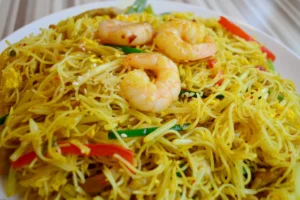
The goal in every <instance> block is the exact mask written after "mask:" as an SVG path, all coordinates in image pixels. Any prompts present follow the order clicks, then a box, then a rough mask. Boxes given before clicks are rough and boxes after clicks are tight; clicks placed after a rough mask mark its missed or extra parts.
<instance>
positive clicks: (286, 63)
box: [0, 1, 300, 200]
mask: <svg viewBox="0 0 300 200" xmlns="http://www.w3.org/2000/svg"><path fill="white" fill-rule="evenodd" d="M149 2H150V3H151V5H152V7H153V9H154V11H155V12H156V13H163V12H170V11H181V12H194V13H196V14H197V15H198V16H201V17H219V16H221V14H220V13H217V12H213V11H211V10H208V9H204V8H201V7H198V6H192V5H187V4H182V3H175V2H167V1H166V2H165V1H159V2H158V1H149ZM116 5H117V1H110V2H99V3H92V4H86V5H80V6H76V7H73V8H69V9H66V10H63V11H60V12H57V13H54V14H51V15H49V16H46V17H44V18H41V19H39V20H37V21H35V22H32V23H31V24H28V25H26V26H24V27H22V28H21V29H19V30H17V31H16V32H14V33H12V34H11V35H9V36H8V37H6V38H5V39H4V40H2V41H1V42H0V52H2V51H3V50H4V49H5V48H7V45H6V43H5V42H4V41H5V40H8V41H9V42H11V43H15V42H18V41H19V40H21V39H22V38H23V37H25V36H28V35H29V34H30V33H34V34H37V33H39V32H40V28H47V27H48V26H49V25H50V24H56V23H58V22H59V21H61V20H63V19H66V18H67V17H71V16H74V15H77V14H79V13H81V12H84V11H86V10H90V9H95V8H101V7H111V6H116ZM228 18H229V19H230V17H228ZM231 20H232V21H234V22H235V23H237V24H239V26H241V27H243V29H244V30H245V31H246V32H247V33H249V34H250V35H253V36H256V38H257V40H258V41H259V42H261V43H263V44H265V45H266V46H267V47H268V48H269V49H271V50H272V52H274V53H275V55H276V61H275V68H276V71H278V72H279V73H280V74H281V75H282V76H283V77H285V78H289V79H291V80H293V81H294V83H295V85H296V87H297V91H298V93H300V80H299V79H298V76H299V74H300V67H299V66H300V58H299V57H298V56H297V55H296V54H295V53H293V52H292V51H291V50H289V49H288V48H287V47H286V46H284V45H283V44H281V43H280V42H278V41H277V40H275V39H273V38H272V37H270V36H268V35H267V34H265V33H263V32H261V31H259V30H257V29H255V28H254V27H252V26H249V25H247V24H244V23H241V22H238V21H236V20H234V19H231ZM2 182H3V180H2V181H1V180H0V200H2V199H6V197H5V194H4V192H3V189H2V188H3V184H2ZM14 199H17V198H15V197H11V198H9V200H14Z"/></svg>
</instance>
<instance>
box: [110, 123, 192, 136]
mask: <svg viewBox="0 0 300 200" xmlns="http://www.w3.org/2000/svg"><path fill="white" fill-rule="evenodd" d="M189 125H190V124H184V125H183V126H180V125H175V126H173V127H172V128H171V130H175V131H182V130H185V129H187V127H188V126H189ZM157 128H158V127H150V128H141V129H133V130H117V133H118V134H119V135H120V136H121V137H123V138H127V137H142V136H146V135H148V134H150V133H152V132H153V131H155V130H156V129H157ZM108 139H117V137H116V136H115V134H114V133H113V132H112V131H109V132H108Z"/></svg>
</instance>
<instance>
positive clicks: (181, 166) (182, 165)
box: [176, 164, 187, 178]
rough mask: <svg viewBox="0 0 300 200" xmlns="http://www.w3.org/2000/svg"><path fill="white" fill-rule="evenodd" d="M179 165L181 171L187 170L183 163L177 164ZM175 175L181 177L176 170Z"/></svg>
mask: <svg viewBox="0 0 300 200" xmlns="http://www.w3.org/2000/svg"><path fill="white" fill-rule="evenodd" d="M179 166H180V168H181V170H182V172H183V173H185V172H186V170H187V167H186V168H184V164H181V165H179ZM176 176H177V177H179V178H181V177H182V175H181V174H180V172H176Z"/></svg>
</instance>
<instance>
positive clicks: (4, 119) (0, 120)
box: [0, 115, 8, 125]
mask: <svg viewBox="0 0 300 200" xmlns="http://www.w3.org/2000/svg"><path fill="white" fill-rule="evenodd" d="M7 117H8V115H4V116H2V117H1V118H0V125H3V124H4V123H5V121H6V118H7Z"/></svg>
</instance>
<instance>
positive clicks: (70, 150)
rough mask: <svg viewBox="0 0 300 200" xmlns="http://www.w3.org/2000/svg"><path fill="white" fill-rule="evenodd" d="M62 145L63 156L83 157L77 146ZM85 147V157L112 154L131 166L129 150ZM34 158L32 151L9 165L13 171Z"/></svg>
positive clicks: (113, 147) (103, 145) (103, 146)
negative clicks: (87, 152) (87, 151)
mask: <svg viewBox="0 0 300 200" xmlns="http://www.w3.org/2000/svg"><path fill="white" fill-rule="evenodd" d="M62 144H63V145H66V146H62V147H61V148H60V150H61V153H62V154H63V155H65V154H73V155H79V156H85V154H84V153H82V152H81V150H80V149H79V148H78V147H77V146H75V145H73V144H70V143H62ZM86 146H87V147H88V148H90V150H91V151H90V153H89V154H88V155H87V156H113V155H114V154H119V155H120V156H121V157H123V158H124V159H125V160H127V161H128V162H129V163H130V164H133V152H132V151H130V150H129V149H125V148H123V147H120V146H118V145H115V144H87V145H86ZM35 158H37V155H36V153H35V152H34V151H32V152H29V153H27V154H25V155H23V156H21V157H20V158H19V159H18V160H16V161H14V162H12V163H11V164H12V166H13V168H14V169H17V168H20V167H23V166H25V165H28V164H30V163H31V162H32V161H33V160H34V159H35Z"/></svg>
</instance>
